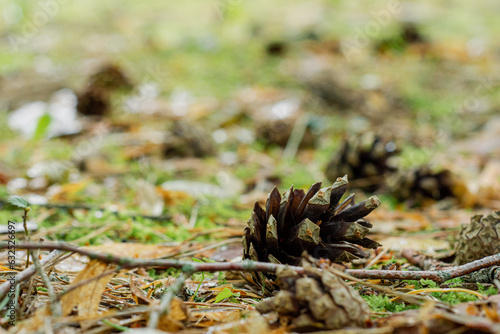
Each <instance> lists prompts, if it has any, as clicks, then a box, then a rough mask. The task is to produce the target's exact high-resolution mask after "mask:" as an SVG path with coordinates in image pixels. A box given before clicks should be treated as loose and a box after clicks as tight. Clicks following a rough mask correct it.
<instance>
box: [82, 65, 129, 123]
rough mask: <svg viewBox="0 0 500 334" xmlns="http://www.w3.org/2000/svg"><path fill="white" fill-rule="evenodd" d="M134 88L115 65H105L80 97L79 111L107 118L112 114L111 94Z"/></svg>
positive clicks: (91, 78)
mask: <svg viewBox="0 0 500 334" xmlns="http://www.w3.org/2000/svg"><path fill="white" fill-rule="evenodd" d="M132 87H133V86H132V84H131V83H130V81H129V80H128V78H127V77H126V76H125V74H124V73H123V72H122V70H121V69H120V68H119V67H117V66H115V65H105V66H103V67H102V68H101V69H99V70H98V71H97V72H95V73H94V74H92V76H91V77H90V78H89V80H88V84H87V88H86V89H85V90H84V91H83V92H82V93H81V94H79V95H78V105H77V110H78V112H79V113H80V114H82V115H86V116H105V115H107V114H109V112H110V109H111V108H110V106H111V93H112V92H113V91H115V90H119V89H131V88H132Z"/></svg>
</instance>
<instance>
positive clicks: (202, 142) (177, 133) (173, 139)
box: [163, 120, 215, 158]
mask: <svg viewBox="0 0 500 334" xmlns="http://www.w3.org/2000/svg"><path fill="white" fill-rule="evenodd" d="M214 154H215V148H214V145H213V142H212V137H211V136H210V134H209V133H207V132H206V131H205V130H204V129H203V128H201V127H199V126H195V125H193V124H190V123H187V122H184V121H179V120H178V121H174V122H173V123H172V127H171V129H170V132H169V133H168V134H167V138H166V140H165V143H164V145H163V155H164V156H165V157H167V158H169V157H196V158H203V157H206V156H211V155H214Z"/></svg>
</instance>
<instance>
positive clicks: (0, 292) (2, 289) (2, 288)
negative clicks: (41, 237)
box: [0, 243, 64, 299]
mask: <svg viewBox="0 0 500 334" xmlns="http://www.w3.org/2000/svg"><path fill="white" fill-rule="evenodd" d="M4 244H5V245H6V243H2V247H0V248H7V247H6V246H5V245H4ZM38 245H39V246H42V245H43V244H38ZM25 249H27V248H25ZM32 249H36V248H32ZM39 249H43V247H40V248H39ZM62 254H64V251H61V250H59V249H57V248H54V251H53V252H51V253H50V254H49V255H47V256H46V257H44V258H43V259H42V260H41V261H40V265H42V266H44V265H46V264H47V263H49V262H51V261H52V260H54V259H56V258H58V257H59V256H60V255H62ZM35 273H36V268H35V266H34V265H32V266H31V267H29V268H27V269H25V270H23V271H22V272H20V273H19V274H17V275H16V276H15V279H16V283H15V284H19V283H21V282H24V281H26V280H27V279H29V278H30V277H31V276H33V275H34V274H35ZM10 285H11V282H9V281H6V282H4V283H2V284H1V285H0V299H2V298H3V297H5V295H6V294H7V292H9V289H10Z"/></svg>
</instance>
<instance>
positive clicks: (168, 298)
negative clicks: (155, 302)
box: [148, 270, 193, 329]
mask: <svg viewBox="0 0 500 334" xmlns="http://www.w3.org/2000/svg"><path fill="white" fill-rule="evenodd" d="M192 273H193V271H192V270H188V271H187V272H184V273H182V274H181V275H180V276H179V277H178V278H177V280H176V281H175V283H174V284H172V285H171V286H170V287H169V289H168V291H167V292H166V293H165V294H163V296H162V297H161V301H160V305H159V306H157V307H156V308H154V309H153V311H151V314H150V316H149V321H148V328H153V329H156V328H157V327H158V322H159V321H160V317H161V315H162V314H166V313H169V312H170V303H171V302H172V299H173V298H174V297H175V294H176V293H177V292H179V291H180V290H181V289H182V288H183V287H184V284H185V283H186V280H187V279H188V278H189V277H191V274H192Z"/></svg>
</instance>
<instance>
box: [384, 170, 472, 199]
mask: <svg viewBox="0 0 500 334" xmlns="http://www.w3.org/2000/svg"><path fill="white" fill-rule="evenodd" d="M389 186H390V188H391V193H392V194H393V195H394V196H395V197H396V198H397V199H398V200H400V201H406V203H407V204H408V206H410V207H413V206H418V205H423V204H425V202H426V201H427V202H428V201H429V200H433V201H439V200H442V199H445V198H447V197H459V192H466V191H467V189H466V187H465V185H464V184H463V182H461V181H460V180H459V179H458V178H457V177H456V175H454V174H453V173H452V172H451V171H449V170H447V169H443V170H441V171H439V172H434V171H432V170H431V169H430V167H429V166H422V167H419V168H414V169H411V170H409V171H406V172H403V173H401V174H399V175H396V176H395V177H394V178H393V179H392V180H391V181H390V182H389Z"/></svg>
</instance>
